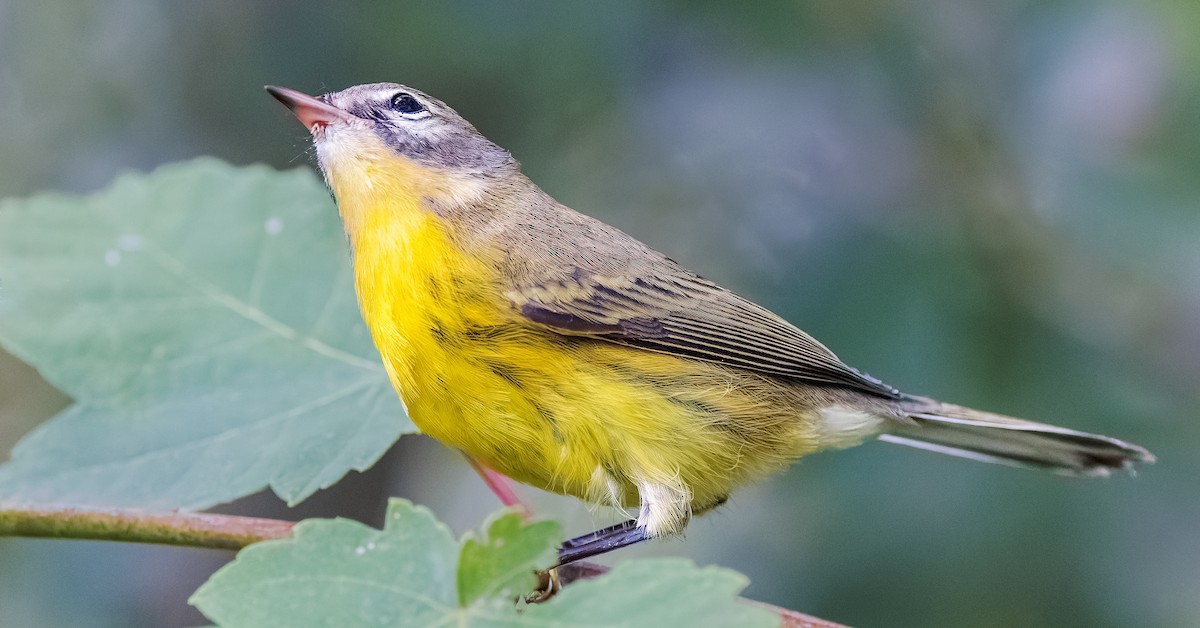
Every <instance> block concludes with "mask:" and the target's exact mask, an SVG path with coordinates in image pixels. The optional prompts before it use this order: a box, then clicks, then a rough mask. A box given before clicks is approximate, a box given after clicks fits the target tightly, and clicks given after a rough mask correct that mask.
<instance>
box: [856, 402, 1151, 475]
mask: <svg viewBox="0 0 1200 628" xmlns="http://www.w3.org/2000/svg"><path fill="white" fill-rule="evenodd" d="M904 409H905V410H906V412H907V416H908V420H907V421H900V422H893V423H892V425H891V428H890V429H889V430H888V432H887V433H885V434H882V435H881V436H880V437H879V439H880V440H883V441H887V442H890V443H897V444H900V445H907V446H909V447H917V448H919V449H926V450H929V451H936V452H939V453H944V454H949V455H951V456H959V457H961V458H968V459H971V460H978V461H980V462H994V463H998V464H1005V465H1009V466H1013V467H1025V468H1032V469H1045V470H1048V471H1053V472H1055V473H1059V474H1062V475H1073V476H1080V477H1103V476H1107V475H1109V473H1111V472H1112V470H1114V469H1116V470H1124V471H1131V472H1132V471H1133V469H1134V467H1135V466H1136V465H1138V464H1150V463H1153V462H1154V455H1153V454H1151V453H1150V452H1149V451H1146V449H1145V448H1143V447H1139V446H1138V445H1134V444H1132V443H1126V442H1124V441H1121V440H1117V439H1115V438H1112V437H1109V436H1101V435H1099V434H1089V433H1087V432H1079V431H1076V430H1072V429H1067V428H1065V427H1058V426H1055V425H1046V424H1044V423H1034V422H1033V421H1026V420H1024V419H1017V418H1013V417H1008V416H1003V415H1000V414H992V413H990V412H981V411H979V410H972V409H970V408H964V407H962V406H955V405H951V404H948V403H941V402H938V401H934V400H932V399H926V398H923V397H911V398H910V399H909V400H907V401H905V403H904Z"/></svg>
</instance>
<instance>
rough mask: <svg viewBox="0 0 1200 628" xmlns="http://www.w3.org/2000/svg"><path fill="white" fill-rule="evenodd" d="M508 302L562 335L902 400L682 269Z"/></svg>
mask: <svg viewBox="0 0 1200 628" xmlns="http://www.w3.org/2000/svg"><path fill="white" fill-rule="evenodd" d="M664 261H666V260H664ZM647 274H648V275H649V276H644V275H647ZM507 296H508V297H509V299H510V300H511V301H512V303H513V305H514V307H515V308H516V309H517V310H518V311H519V312H520V313H521V315H522V316H523V317H524V318H526V319H527V320H529V321H532V322H534V323H537V324H539V325H543V326H546V327H549V328H551V329H553V330H555V331H557V332H559V333H563V334H568V335H576V336H587V337H593V338H601V339H604V340H608V341H610V342H614V343H618V344H623V345H627V346H632V347H638V348H642V349H647V350H651V351H660V352H664V353H671V354H675V355H681V356H687V357H690V358H695V359H699V360H706V361H711V362H718V363H721V364H726V365H729V366H734V367H738V368H743V369H747V370H751V371H757V372H760V373H766V374H770V375H775V376H779V377H784V378H791V379H796V380H800V381H804V382H809V383H814V384H821V385H826V386H842V387H849V388H854V389H856V390H860V391H862V392H866V393H870V394H872V395H876V396H881V397H886V398H890V399H895V398H899V397H900V393H899V392H898V391H896V389H894V388H892V387H890V386H888V385H886V384H884V383H883V382H881V381H879V380H877V379H875V378H873V377H871V376H869V375H866V374H865V373H861V372H859V371H857V370H855V369H853V368H851V367H850V366H848V365H846V364H845V363H843V362H842V361H841V360H839V359H838V357H837V356H836V355H834V354H833V352H832V351H830V350H829V349H826V348H825V346H824V345H822V344H821V343H819V342H817V341H816V340H815V339H814V338H813V337H811V336H809V335H808V334H806V333H804V332H803V331H801V330H800V329H798V328H796V327H795V326H794V325H792V324H790V323H788V322H787V321H785V320H783V319H782V318H780V317H778V316H776V315H775V314H773V313H771V312H770V311H769V310H767V309H765V308H763V307H761V306H759V305H756V304H754V303H752V302H750V301H747V300H746V299H743V298H741V297H739V296H737V295H736V294H733V293H732V292H729V291H728V290H725V289H724V288H721V287H720V286H717V285H716V284H714V283H712V282H710V281H707V280H704V279H701V278H700V277H697V276H695V275H692V274H691V273H687V272H686V271H682V269H680V272H678V273H677V274H675V275H674V276H671V277H661V276H656V275H653V274H649V273H643V274H639V275H633V274H632V273H630V274H625V275H622V276H608V275H600V274H592V273H588V272H587V271H584V270H583V269H578V268H577V269H575V272H573V273H571V274H570V275H569V277H568V278H567V279H564V280H561V281H556V282H548V283H546V282H544V283H539V284H536V285H530V286H525V287H522V288H518V289H516V290H513V291H510V292H509V293H508V295H507Z"/></svg>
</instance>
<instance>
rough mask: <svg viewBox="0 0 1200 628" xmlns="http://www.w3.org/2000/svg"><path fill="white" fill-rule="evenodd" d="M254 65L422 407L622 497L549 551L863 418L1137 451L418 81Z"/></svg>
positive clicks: (1140, 453)
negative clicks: (755, 272)
mask: <svg viewBox="0 0 1200 628" xmlns="http://www.w3.org/2000/svg"><path fill="white" fill-rule="evenodd" d="M266 89H267V91H268V92H269V93H270V94H271V95H272V96H274V97H275V98H276V99H277V100H279V101H280V102H281V103H283V104H284V105H285V106H286V107H288V108H289V109H290V110H291V112H292V113H293V114H294V115H295V116H296V117H297V118H298V119H299V120H300V122H301V123H303V124H304V126H305V127H306V128H307V129H308V131H309V132H310V133H311V137H312V140H313V143H314V145H315V149H316V157H317V163H318V166H319V169H320V171H321V173H322V175H323V177H324V180H325V182H326V184H327V185H328V187H329V189H330V190H331V191H332V194H333V196H334V198H335V200H336V203H337V208H338V213H339V214H340V216H341V219H342V223H343V226H344V228H345V233H346V236H347V239H348V240H349V244H350V248H351V250H352V257H353V266H354V283H355V289H356V291H357V295H358V300H359V305H360V309H361V313H362V316H363V320H364V321H365V323H366V325H367V327H368V328H369V329H370V333H371V336H372V338H373V340H374V342H375V345H376V347H377V348H378V349H379V354H380V357H381V359H382V361H383V365H384V367H385V369H386V371H387V374H388V376H389V378H390V380H391V382H392V384H393V385H394V387H395V389H396V391H397V393H398V394H399V396H400V398H401V400H402V401H403V402H404V405H405V407H406V408H407V410H408V413H409V415H410V417H411V419H412V421H413V422H414V423H415V424H416V425H417V427H418V428H420V430H421V431H422V432H424V433H426V434H428V435H429V436H432V437H433V438H435V439H437V440H438V441H440V442H442V443H443V444H445V445H447V446H449V447H451V448H454V449H457V450H459V451H461V452H463V453H464V454H465V455H466V456H467V457H468V458H469V459H470V460H471V461H472V462H473V463H474V464H478V465H482V466H484V467H485V468H488V469H494V470H495V471H496V472H498V473H501V474H503V475H505V476H508V477H510V478H512V479H514V480H516V481H519V482H523V483H526V484H529V485H532V486H535V487H538V488H541V489H545V490H548V491H552V492H555V493H560V494H564V495H570V496H574V497H576V498H579V499H582V500H584V501H586V502H590V503H596V504H602V505H611V506H613V507H615V508H617V509H620V510H622V511H624V512H625V513H626V514H627V516H628V520H625V521H623V522H622V523H619V524H617V525H614V526H610V527H607V528H604V529H601V530H596V531H594V532H592V533H590V534H586V535H582V536H579V537H576V538H573V539H570V540H567V541H565V542H564V543H563V544H562V545H561V546H560V548H559V551H558V563H557V564H558V565H565V564H568V563H571V562H574V561H577V560H580V559H584V558H588V557H591V556H595V555H597V554H601V553H604V552H608V551H611V550H614V549H617V548H619V547H624V546H627V545H632V544H634V543H638V542H641V541H644V540H647V539H655V538H662V537H670V536H675V535H681V534H682V533H683V532H684V530H685V529H686V527H687V525H688V523H689V521H690V520H691V519H692V517H694V516H698V515H701V514H704V513H706V512H709V511H711V510H713V509H715V508H717V507H718V506H720V505H722V504H724V503H725V502H726V500H727V499H728V498H729V495H730V494H731V492H733V491H734V490H735V489H736V488H738V487H740V486H743V485H745V484H747V483H749V482H752V481H754V480H757V479H760V478H763V477H765V476H768V475H771V474H773V473H776V472H779V471H781V470H782V469H784V468H785V467H787V466H788V465H790V464H791V463H792V462H794V461H795V460H797V459H798V458H800V457H802V456H805V455H808V454H810V453H813V452H816V451H820V450H829V449H843V448H846V447H850V446H853V445H857V444H859V443H861V442H863V441H865V440H868V439H871V438H878V439H880V440H883V441H887V442H891V443H897V444H901V445H908V446H911V447H916V448H920V449H925V450H930V451H935V452H940V453H944V454H950V455H953V456H958V457H962V458H968V459H971V460H977V461H982V462H991V463H1000V464H1006V465H1010V466H1016V467H1027V468H1035V469H1044V470H1048V471H1052V472H1056V473H1059V474H1063V475H1070V476H1080V477H1098V476H1107V475H1109V474H1110V473H1111V472H1112V471H1114V470H1128V471H1132V470H1133V469H1134V468H1135V466H1137V465H1139V464H1143V463H1151V462H1153V461H1154V456H1153V455H1152V454H1151V453H1150V452H1149V451H1147V450H1146V449H1145V448H1143V447H1140V446H1138V445H1135V444H1132V443H1128V442H1124V441H1122V440H1118V439H1116V438H1113V437H1109V436H1103V435H1099V434H1091V433H1087V432H1083V431H1078V430H1074V429H1069V428H1065V427H1058V426H1055V425H1048V424H1043V423H1037V422H1033V421H1028V420H1024V419H1019V418H1014V417H1009V416H1004V415H1001V414H995V413H991V412H985V411H980V410H973V409H970V408H966V407H963V406H959V405H954V404H950V403H943V402H940V401H937V400H935V399H932V398H929V397H924V396H920V395H913V394H908V393H904V392H901V391H900V390H897V389H896V388H893V387H892V386H889V385H887V384H885V383H883V382H882V381H881V380H879V379H877V378H874V377H871V376H870V375H867V374H866V373H865V372H863V371H860V370H857V369H855V368H853V367H851V366H849V365H847V364H846V363H844V362H843V361H842V360H840V359H839V358H838V357H837V356H836V355H835V354H834V353H833V352H832V351H830V350H829V349H828V348H826V347H825V346H824V345H823V344H821V343H820V342H818V341H817V340H816V339H814V338H813V337H812V336H810V335H809V334H807V333H805V332H804V331H801V330H800V329H799V328H798V327H796V326H795V325H793V324H791V323H789V322H788V321H786V320H784V319H783V318H782V317H780V316H778V315H776V314H775V313H773V312H771V311H769V310H768V309H766V308H764V307H762V306H760V305H757V304H755V303H754V302H752V301H750V300H748V299H746V298H744V297H742V296H739V295H737V294H735V293H734V292H731V291H729V290H727V289H725V288H722V287H721V286H719V285H717V284H716V283H714V282H712V281H709V280H707V279H705V278H703V277H701V276H699V275H697V274H695V273H693V272H691V271H690V270H688V269H686V268H685V267H683V266H682V265H680V264H678V263H676V262H675V261H673V260H672V259H670V258H668V257H667V256H665V255H663V254H662V253H659V252H658V251H656V250H654V249H652V248H650V247H649V246H647V245H646V244H643V243H642V242H641V241H639V240H637V239H635V238H634V237H632V236H630V235H628V234H626V233H624V232H623V231H620V230H618V229H616V228H615V227H612V226H610V225H608V224H605V223H604V222H601V221H599V220H597V219H595V218H592V217H589V216H586V215H584V214H581V213H579V212H576V211H575V210H573V209H570V208H568V207H566V206H565V205H563V204H561V203H559V202H558V201H556V200H555V199H554V198H552V197H551V196H550V195H549V194H547V193H546V192H544V191H542V189H541V188H539V187H538V186H537V185H536V184H534V183H533V182H532V181H531V180H530V179H529V178H528V177H526V176H525V175H524V174H523V173H522V171H521V168H520V165H519V163H518V162H517V161H516V159H514V158H513V156H512V155H511V154H510V153H509V152H508V151H507V150H505V149H504V148H501V147H500V146H498V145H497V144H495V143H493V142H492V141H490V140H488V139H487V138H486V137H484V136H483V135H482V134H481V133H480V132H479V131H477V130H476V129H475V127H474V126H472V125H471V124H470V123H469V122H467V121H466V120H465V119H463V117H462V116H460V115H459V114H458V113H457V112H455V111H454V110H453V109H451V108H450V107H449V106H447V105H446V104H445V103H443V102H441V101H439V100H437V99H435V98H433V97H431V96H429V95H427V94H425V93H423V92H421V91H418V90H416V89H413V88H411V87H407V86H405V85H401V84H397V83H372V84H365V85H357V86H353V87H349V88H347V89H344V90H341V91H337V92H331V93H326V94H324V95H321V96H311V95H308V94H305V93H303V92H300V91H297V90H293V89H288V88H284V87H276V86H267V88H266Z"/></svg>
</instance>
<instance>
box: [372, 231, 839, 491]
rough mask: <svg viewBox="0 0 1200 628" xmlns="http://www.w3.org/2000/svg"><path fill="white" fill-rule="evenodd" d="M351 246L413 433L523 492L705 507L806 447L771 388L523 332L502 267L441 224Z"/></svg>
mask: <svg viewBox="0 0 1200 628" xmlns="http://www.w3.org/2000/svg"><path fill="white" fill-rule="evenodd" d="M409 218H411V220H408V221H403V222H398V221H397V220H395V217H394V216H385V217H381V218H379V219H378V220H375V221H374V222H371V221H368V222H367V223H366V224H364V225H362V228H361V229H360V230H359V232H358V233H357V235H356V237H355V268H356V281H357V288H358V292H359V299H360V303H361V306H362V310H363V315H364V318H365V320H366V321H367V324H368V326H369V327H370V329H371V332H372V334H373V336H374V339H375V343H376V345H377V346H378V347H379V350H380V353H381V354H382V356H383V359H384V362H385V364H386V366H387V368H388V372H389V374H390V375H391V378H392V382H393V384H394V385H395V386H396V389H397V391H398V392H399V394H400V396H401V398H402V399H403V400H404V402H405V405H406V406H407V408H408V411H409V414H410V415H411V417H412V419H413V421H414V422H415V423H416V424H417V426H418V427H420V428H421V430H422V431H424V432H426V433H427V434H429V435H430V436H433V437H434V438H436V439H438V440H439V441H441V442H443V443H445V444H447V445H449V446H451V447H454V448H457V449H460V450H462V451H463V452H465V453H466V454H467V455H469V456H471V457H473V458H475V459H477V460H480V461H482V462H484V463H486V464H488V465H490V466H492V467H493V468H495V469H496V470H498V471H500V472H501V473H504V474H505V475H508V476H510V477H512V478H514V479H516V480H519V481H522V482H525V483H528V484H531V485H534V486H537V487H540V488H544V489H547V490H551V491H555V492H558V493H563V494H567V495H573V496H576V497H579V498H582V499H586V500H590V501H599V502H616V503H617V504H622V505H625V506H633V505H636V504H637V503H638V501H639V487H640V486H645V485H646V484H647V483H652V484H654V483H657V484H662V483H668V484H670V485H672V486H681V487H683V490H685V491H686V494H687V496H688V497H689V499H690V501H691V503H692V505H693V507H694V508H695V509H696V510H703V509H705V508H708V507H710V506H712V505H715V504H716V503H719V502H720V501H723V500H724V498H725V497H726V496H727V495H728V493H729V491H730V490H731V489H732V488H733V486H734V485H736V484H738V483H740V482H743V481H745V480H747V479H750V478H752V477H754V476H757V475H761V474H763V473H766V472H769V471H774V470H776V469H778V468H779V467H780V466H782V465H784V464H786V463H787V462H790V461H791V460H792V459H793V458H795V457H796V456H798V455H802V454H803V453H807V452H808V451H810V450H812V449H814V448H815V440H816V437H815V435H814V428H813V421H811V420H806V417H803V416H801V413H800V412H799V411H798V410H797V406H798V404H797V402H796V400H795V399H793V398H791V397H790V396H789V393H788V391H787V390H786V389H781V388H780V387H779V384H778V383H777V382H770V381H767V380H765V379H764V378H761V377H759V376H756V375H753V374H746V373H742V372H738V371H734V370H731V369H726V368H724V367H721V366H719V365H715V364H711V363H706V362H700V361H695V360H690V359H685V358H677V357H674V356H670V355H665V354H658V353H652V352H647V351H640V350H637V349H632V348H627V347H622V346H618V345H614V344H610V343H607V342H604V341H599V340H592V339H583V338H570V337H564V336H561V335H558V334H556V333H554V332H553V331H551V330H547V329H540V328H537V327H536V326H534V325H532V324H530V323H528V322H525V321H522V320H520V318H519V314H518V313H516V312H515V311H513V309H512V308H511V306H510V305H509V304H508V302H507V301H506V300H505V299H504V297H503V296H502V295H503V289H502V287H501V286H502V282H500V281H499V280H498V277H497V274H496V272H497V271H496V270H495V266H494V265H491V264H489V263H488V261H487V259H486V257H485V256H482V255H480V254H479V253H476V254H473V255H470V256H468V255H464V254H463V252H462V251H460V250H459V249H458V248H457V247H456V246H455V245H454V244H453V241H452V238H450V237H449V236H448V231H447V227H446V226H445V225H444V224H443V223H442V222H441V221H440V220H439V219H438V218H436V217H435V216H434V215H432V214H430V213H427V212H420V213H419V214H414V215H413V216H410V217H409Z"/></svg>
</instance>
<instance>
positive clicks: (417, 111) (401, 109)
mask: <svg viewBox="0 0 1200 628" xmlns="http://www.w3.org/2000/svg"><path fill="white" fill-rule="evenodd" d="M388 106H389V107H390V108H391V109H392V111H395V112H396V113H398V114H400V115H401V116H403V117H405V118H409V119H410V120H416V119H418V118H427V117H429V116H430V115H431V114H430V113H429V109H428V108H426V107H425V105H423V104H421V101H419V100H417V99H416V97H415V96H413V95H412V94H410V93H408V92H396V93H395V94H394V95H393V96H392V98H391V100H389V101H388Z"/></svg>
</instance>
